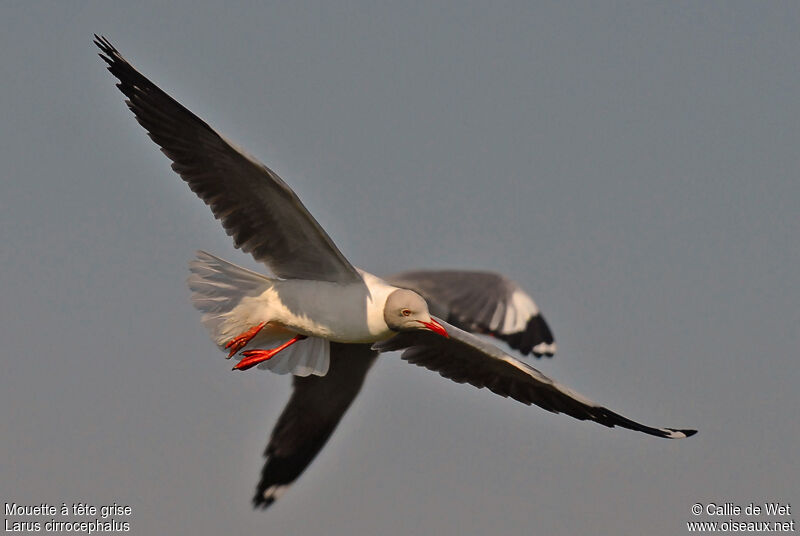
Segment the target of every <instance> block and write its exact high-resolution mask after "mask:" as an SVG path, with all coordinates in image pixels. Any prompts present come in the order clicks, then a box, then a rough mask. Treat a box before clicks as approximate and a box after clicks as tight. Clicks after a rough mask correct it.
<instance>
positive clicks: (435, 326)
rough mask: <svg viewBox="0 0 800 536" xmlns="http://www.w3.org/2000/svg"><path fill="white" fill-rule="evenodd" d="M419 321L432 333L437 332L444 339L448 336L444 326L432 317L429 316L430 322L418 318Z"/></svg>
mask: <svg viewBox="0 0 800 536" xmlns="http://www.w3.org/2000/svg"><path fill="white" fill-rule="evenodd" d="M419 323H420V324H422V325H423V326H425V328H426V329H429V330H431V331H432V332H434V333H438V334H439V335H441V336H442V337H444V338H446V339H449V338H450V335H448V334H447V330H445V329H444V327H443V326H442V325H441V324H440V323H439V322H437V321H436V320H434V319H433V318H431V321H430V322H423V321H421V320H420V322H419Z"/></svg>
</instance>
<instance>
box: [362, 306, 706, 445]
mask: <svg viewBox="0 0 800 536" xmlns="http://www.w3.org/2000/svg"><path fill="white" fill-rule="evenodd" d="M436 320H437V321H439V322H440V323H441V324H442V326H444V328H445V329H446V330H447V333H448V334H449V335H450V337H449V338H445V337H442V336H441V335H438V334H436V333H433V332H431V331H424V330H420V331H408V332H403V333H399V334H397V335H395V336H394V337H392V338H390V339H388V340H386V341H383V342H379V343H377V344H375V345H373V348H375V349H376V350H380V351H382V352H385V351H391V350H404V351H403V355H402V357H403V359H405V360H406V361H408V362H409V363H414V364H415V365H419V366H422V367H425V368H427V369H430V370H435V371H437V372H438V373H439V374H441V375H442V376H444V377H445V378H449V379H451V380H453V381H455V382H458V383H469V384H472V385H474V386H475V387H478V388H481V387H486V388H488V389H489V390H491V391H492V392H494V393H497V394H498V395H500V396H504V397H511V398H513V399H514V400H518V401H520V402H522V403H523V404H528V405H530V404H536V405H537V406H539V407H541V408H544V409H546V410H547V411H551V412H553V413H564V414H566V415H569V416H571V417H575V418H576V419H580V420H582V421H583V420H590V421H595V422H597V423H600V424H602V425H603V426H608V427H610V428H613V427H614V426H621V427H622V428H628V429H630V430H636V431H639V432H644V433H645V434H650V435H653V436H657V437H666V438H670V439H677V438H682V437H688V436H690V435H694V434H695V433H697V431H696V430H677V429H674V428H651V427H650V426H645V425H643V424H639V423H638V422H635V421H632V420H630V419H627V418H625V417H623V416H622V415H619V414H617V413H614V412H613V411H611V410H609V409H607V408H604V407H603V406H600V405H599V404H597V403H595V402H592V401H591V400H589V399H587V398H585V397H584V396H582V395H580V394H578V393H576V392H575V391H572V390H571V389H569V388H567V387H564V386H563V385H560V384H558V383H556V382H555V381H553V380H551V379H550V378H548V377H547V376H545V375H544V374H542V373H541V372H539V371H538V370H536V369H535V368H533V367H531V366H529V365H528V364H526V363H523V362H522V361H520V360H518V359H515V358H513V357H511V356H510V355H508V354H506V353H505V352H503V351H502V350H500V349H499V348H496V347H495V346H492V345H491V344H488V343H486V342H484V341H482V340H481V339H479V338H478V337H475V336H474V335H470V334H469V333H467V332H465V331H462V330H460V329H458V328H457V327H455V326H451V325H449V324H447V323H446V322H442V321H440V320H438V319H436Z"/></svg>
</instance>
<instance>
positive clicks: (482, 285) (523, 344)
mask: <svg viewBox="0 0 800 536" xmlns="http://www.w3.org/2000/svg"><path fill="white" fill-rule="evenodd" d="M386 280H387V281H388V282H389V283H391V284H392V285H396V286H398V287H404V288H409V289H411V290H414V291H416V292H418V293H419V294H421V295H422V296H423V297H424V298H425V299H426V300H427V301H428V305H429V307H430V309H431V312H432V313H433V314H435V315H436V316H439V317H442V318H446V319H447V321H448V322H450V323H451V324H453V325H455V326H458V327H460V328H461V329H464V330H466V331H470V332H474V333H485V334H488V335H493V336H495V337H497V338H498V339H501V340H503V341H505V342H506V343H508V345H509V346H511V347H512V348H514V349H515V350H519V352H520V353H521V354H522V355H528V354H530V353H533V355H535V356H536V357H540V356H543V355H545V356H548V357H551V356H553V354H554V353H555V339H554V338H553V333H552V332H551V331H550V327H549V326H548V325H547V322H546V321H545V320H544V317H543V316H542V314H541V312H539V310H538V307H536V304H535V303H534V302H533V299H532V298H531V297H530V296H529V295H528V294H527V293H526V292H525V291H524V290H523V289H522V287H520V286H519V285H518V284H517V283H515V282H514V281H512V280H511V279H509V278H507V277H505V276H503V275H500V274H497V273H494V272H477V271H469V270H413V271H408V272H401V273H398V274H394V275H390V276H389V277H387V278H386ZM515 298H517V299H516V300H515ZM520 302H521V304H522V305H528V303H529V304H530V305H531V306H533V309H531V310H527V309H526V310H523V309H525V308H524V307H521V306H520V305H521V304H520ZM517 315H520V316H519V318H517Z"/></svg>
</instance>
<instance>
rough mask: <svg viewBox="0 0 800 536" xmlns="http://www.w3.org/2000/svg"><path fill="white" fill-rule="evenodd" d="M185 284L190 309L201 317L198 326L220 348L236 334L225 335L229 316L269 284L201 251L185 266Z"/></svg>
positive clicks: (270, 284)
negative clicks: (200, 326)
mask: <svg viewBox="0 0 800 536" xmlns="http://www.w3.org/2000/svg"><path fill="white" fill-rule="evenodd" d="M189 271H190V272H191V275H190V276H189V279H188V280H187V283H188V284H189V289H190V290H191V291H192V305H194V306H195V308H196V309H198V310H199V311H201V312H202V313H203V318H202V322H203V325H204V326H205V327H206V329H208V331H209V333H210V334H211V338H212V339H213V340H214V342H215V343H216V344H217V346H219V347H220V348H224V346H225V343H226V342H227V341H228V340H230V338H231V337H232V336H235V335H237V333H229V331H230V329H231V326H230V322H229V321H228V320H229V316H230V315H229V313H230V312H231V311H233V309H234V308H235V307H236V306H237V305H239V303H241V301H242V300H243V299H244V298H247V297H255V296H258V295H260V294H261V293H263V292H264V291H265V290H267V289H268V288H269V287H270V286H272V280H271V279H270V278H268V277H266V276H264V275H261V274H259V273H257V272H253V271H252V270H248V269H246V268H242V267H241V266H236V265H235V264H232V263H230V262H228V261H226V260H223V259H220V258H219V257H216V256H214V255H212V254H211V253H207V252H205V251H198V252H197V257H196V258H195V259H193V260H192V261H191V262H190V263H189Z"/></svg>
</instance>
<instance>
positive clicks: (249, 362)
mask: <svg viewBox="0 0 800 536" xmlns="http://www.w3.org/2000/svg"><path fill="white" fill-rule="evenodd" d="M305 338H306V336H305V335H295V336H294V338H292V339H291V340H289V341H286V342H285V343H283V344H281V345H280V346H278V347H277V348H273V349H272V350H247V351H246V352H242V355H243V356H244V359H242V360H241V361H239V362H238V363H236V365H235V366H234V367H233V369H232V370H247V369H250V368H253V367H255V366H256V365H258V364H259V363H263V362H264V361H266V360H267V359H271V358H272V357H273V356H274V355H275V354H277V353H278V352H280V351H281V350H285V349H286V348H288V347H290V346H291V345H293V344H294V343H296V342H297V341H302V340H303V339H305Z"/></svg>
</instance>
